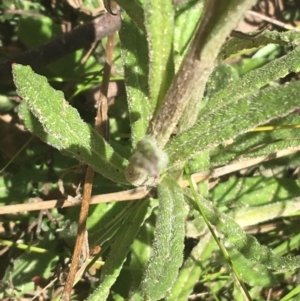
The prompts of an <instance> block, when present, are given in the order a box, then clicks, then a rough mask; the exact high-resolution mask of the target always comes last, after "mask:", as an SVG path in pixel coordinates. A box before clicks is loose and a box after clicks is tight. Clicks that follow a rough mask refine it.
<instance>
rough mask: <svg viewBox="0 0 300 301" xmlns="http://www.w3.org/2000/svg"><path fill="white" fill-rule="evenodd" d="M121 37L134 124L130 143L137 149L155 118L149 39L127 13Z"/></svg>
mask: <svg viewBox="0 0 300 301" xmlns="http://www.w3.org/2000/svg"><path fill="white" fill-rule="evenodd" d="M119 34H120V40H121V47H122V50H121V54H122V60H123V65H124V73H125V85H126V93H127V103H128V110H129V120H130V124H131V140H132V145H133V146H136V144H137V142H138V141H139V140H141V139H142V138H143V137H144V136H145V133H146V130H147V127H148V125H149V120H150V119H151V115H152V113H151V104H150V100H149V95H148V73H149V72H148V64H149V62H148V48H147V40H146V38H145V36H144V35H143V33H142V32H141V30H139V29H138V28H137V27H136V25H135V24H134V23H133V21H132V20H130V19H129V18H128V16H127V15H126V14H124V18H123V25H122V28H121V30H120V33H119Z"/></svg>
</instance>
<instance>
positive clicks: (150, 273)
mask: <svg viewBox="0 0 300 301" xmlns="http://www.w3.org/2000/svg"><path fill="white" fill-rule="evenodd" d="M158 199H159V207H158V211H157V220H156V229H155V232H154V243H153V251H152V253H151V256H150V259H149V263H148V266H147V268H146V271H145V273H144V279H143V282H142V285H141V290H142V293H143V295H144V297H145V298H146V300H159V299H161V298H164V297H165V296H166V294H167V292H168V290H170V289H171V287H172V285H173V283H174V281H175V280H176V277H177V275H178V270H179V268H180V266H181V264H182V261H183V247H184V218H185V214H184V208H183V204H184V198H183V194H182V190H181V188H180V187H179V186H178V184H177V182H176V181H175V180H174V179H172V178H169V177H167V176H166V177H165V178H164V179H163V181H162V183H161V184H159V186H158Z"/></svg>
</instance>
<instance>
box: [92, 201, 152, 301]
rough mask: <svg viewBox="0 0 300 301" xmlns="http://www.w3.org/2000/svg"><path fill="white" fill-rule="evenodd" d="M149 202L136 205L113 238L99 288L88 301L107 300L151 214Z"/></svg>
mask: <svg viewBox="0 0 300 301" xmlns="http://www.w3.org/2000/svg"><path fill="white" fill-rule="evenodd" d="M151 211H152V208H149V201H146V200H143V201H141V202H139V203H138V206H137V207H136V210H135V211H134V212H133V213H132V214H130V215H129V216H128V218H127V220H126V222H125V223H124V224H123V225H122V227H121V228H120V230H119V231H118V232H117V234H116V236H115V240H114V242H113V244H112V245H111V248H110V253H109V255H108V258H107V259H106V261H105V265H104V267H103V268H102V271H101V279H100V281H101V283H100V286H99V287H98V288H97V289H96V290H95V291H94V292H93V293H92V294H91V295H90V296H89V298H88V299H87V300H88V301H96V300H97V301H98V300H107V297H108V295H109V292H110V289H111V287H112V285H113V284H114V283H115V281H116V279H117V277H118V276H119V274H120V271H121V269H122V266H123V264H124V261H125V260H126V257H127V253H128V252H129V251H130V245H131V244H132V243H133V241H134V238H135V236H136V235H137V233H138V231H139V229H140V227H141V225H142V224H143V223H144V221H145V219H146V217H147V216H149V214H150V213H151Z"/></svg>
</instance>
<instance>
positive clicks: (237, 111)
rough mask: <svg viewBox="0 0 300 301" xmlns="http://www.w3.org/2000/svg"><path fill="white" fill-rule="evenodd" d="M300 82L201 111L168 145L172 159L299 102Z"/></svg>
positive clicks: (210, 145) (206, 146)
mask: <svg viewBox="0 0 300 301" xmlns="http://www.w3.org/2000/svg"><path fill="white" fill-rule="evenodd" d="M299 92H300V83H299V82H291V83H290V84H289V85H286V86H280V87H270V88H266V89H264V90H262V91H260V92H257V93H255V94H253V95H252V96H250V97H246V98H243V99H240V100H237V101H235V102H231V103H228V104H225V105H223V106H220V107H218V108H217V109H216V110H212V111H211V112H207V114H205V115H201V116H200V117H199V119H198V121H197V123H196V124H195V126H193V127H192V128H191V129H190V130H189V131H186V132H184V133H182V134H181V135H179V136H177V137H176V138H174V139H173V140H172V141H171V142H170V143H169V144H168V145H167V148H166V151H167V153H168V155H169V162H170V163H174V162H182V161H184V160H186V159H187V158H188V157H190V156H191V155H193V154H194V153H197V152H201V151H203V150H208V149H211V148H213V147H215V146H217V145H218V144H220V143H222V142H225V141H226V140H228V139H230V138H235V137H236V136H238V135H240V134H243V133H245V132H247V131H249V130H251V129H253V128H255V127H256V126H258V125H260V124H263V123H266V122H268V121H270V120H271V119H274V118H276V117H280V116H284V115H287V114H288V113H290V112H291V111H293V110H294V109H295V108H297V107H298V106H299V100H298V95H299Z"/></svg>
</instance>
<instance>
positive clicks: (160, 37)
mask: <svg viewBox="0 0 300 301" xmlns="http://www.w3.org/2000/svg"><path fill="white" fill-rule="evenodd" d="M158 24H159V26H157V25H158ZM145 26H146V32H147V40H148V48H149V63H150V66H149V88H150V96H151V103H152V110H153V108H156V107H158V106H159V105H160V103H161V101H162V99H163V97H164V96H165V93H166V91H167V89H168V87H169V85H170V81H171V79H172V78H173V74H174V62H173V55H172V54H173V49H172V43H173V32H174V5H173V1H172V0H165V1H161V0H147V1H145ZM162 29H163V30H162Z"/></svg>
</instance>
